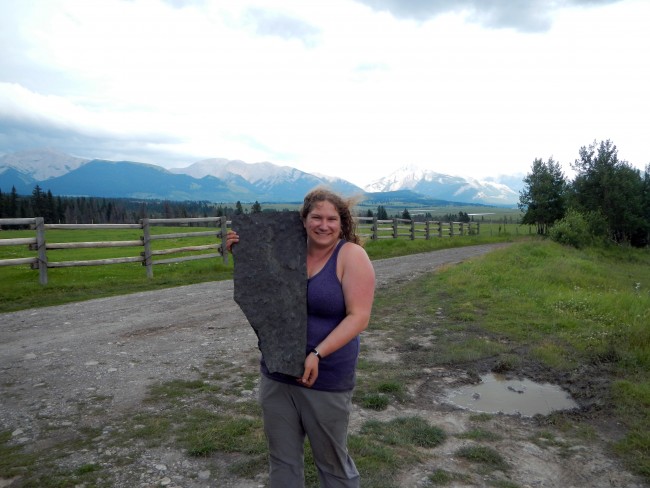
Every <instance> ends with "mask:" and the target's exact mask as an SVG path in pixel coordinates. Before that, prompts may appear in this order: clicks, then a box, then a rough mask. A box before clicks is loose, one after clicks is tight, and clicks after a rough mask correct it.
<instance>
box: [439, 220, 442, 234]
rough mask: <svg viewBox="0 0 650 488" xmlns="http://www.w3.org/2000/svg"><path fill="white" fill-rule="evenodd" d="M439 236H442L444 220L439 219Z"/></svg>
mask: <svg viewBox="0 0 650 488" xmlns="http://www.w3.org/2000/svg"><path fill="white" fill-rule="evenodd" d="M438 237H442V220H439V221H438Z"/></svg>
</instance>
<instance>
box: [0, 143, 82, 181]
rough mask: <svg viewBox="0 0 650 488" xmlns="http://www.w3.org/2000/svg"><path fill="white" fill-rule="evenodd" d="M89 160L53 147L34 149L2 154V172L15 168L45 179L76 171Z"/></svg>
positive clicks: (0, 163) (0, 162)
mask: <svg viewBox="0 0 650 488" xmlns="http://www.w3.org/2000/svg"><path fill="white" fill-rule="evenodd" d="M88 161H90V160H89V159H83V158H76V157H74V156H69V155H67V154H65V153H62V152H59V151H55V150H53V149H34V150H31V151H21V152H19V153H13V154H5V155H4V156H0V173H2V172H3V171H5V170H7V169H9V168H14V169H16V170H17V171H20V172H21V173H25V174H26V175H29V176H30V177H31V178H33V179H34V180H36V181H43V180H49V179H50V178H55V177H57V176H62V175H64V174H66V173H69V172H70V171H74V170H75V169H77V168H78V167H79V166H81V165H83V164H85V163H87V162H88Z"/></svg>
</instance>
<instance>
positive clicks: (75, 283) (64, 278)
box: [0, 224, 650, 486]
mask: <svg viewBox="0 0 650 488" xmlns="http://www.w3.org/2000/svg"><path fill="white" fill-rule="evenodd" d="M491 225H492V226H494V227H492V228H490V227H488V226H487V225H485V226H483V227H482V230H481V234H480V235H477V236H464V237H454V238H444V239H431V240H426V241H425V240H415V241H411V240H409V239H387V240H380V241H370V242H367V243H366V249H367V252H368V254H369V255H370V257H371V259H373V260H374V259H381V258H386V257H395V256H400V255H406V254H411V253H421V252H427V251H432V250H436V249H441V248H444V247H450V246H468V245H475V244H484V243H489V242H513V245H512V246H509V247H508V248H507V249H506V250H501V251H495V252H493V253H490V254H488V255H487V256H485V257H482V258H480V259H476V260H472V261H470V262H466V263H462V264H460V265H456V266H451V267H447V268H445V269H442V270H440V271H439V272H437V273H434V274H431V275H427V276H424V277H422V278H418V279H417V280H415V281H413V282H409V283H407V284H403V285H400V286H399V287H398V288H390V289H386V290H381V291H380V292H378V294H377V298H376V303H375V308H374V313H373V320H372V322H371V325H370V327H371V328H373V329H377V330H381V329H386V328H387V327H389V325H387V324H390V328H391V332H392V333H393V334H394V335H395V337H396V338H397V339H398V340H399V341H401V346H402V347H401V348H400V350H401V351H402V352H403V353H402V359H401V363H400V366H399V368H395V367H394V366H390V365H383V366H382V365H379V364H377V363H372V364H364V362H363V361H362V362H361V364H360V380H359V385H358V388H357V391H356V392H355V402H356V403H359V404H362V405H364V407H366V408H376V409H382V408H387V406H388V405H389V404H391V403H408V402H409V401H410V400H409V399H408V395H406V394H405V391H404V388H403V385H404V384H406V383H408V381H409V379H410V378H412V377H413V376H414V375H416V374H417V371H419V369H420V367H421V366H422V364H423V362H425V363H426V364H428V365H441V366H457V365H467V364H471V363H477V364H478V363H481V362H485V361H489V362H490V364H493V365H498V367H499V368H500V369H502V370H510V371H516V370H517V369H518V368H522V369H523V368H524V367H530V365H531V364H534V365H535V368H536V370H537V371H542V370H543V371H545V375H546V376H547V377H548V378H566V377H568V376H571V377H573V378H575V381H578V382H580V384H582V385H585V386H586V387H587V389H588V391H586V392H585V393H584V395H585V397H584V398H583V399H582V400H584V402H585V404H589V406H588V407H586V410H585V412H584V413H585V415H584V416H580V415H578V416H555V417H554V416H552V417H551V418H550V420H549V421H550V422H555V423H556V425H557V426H559V427H560V428H566V429H567V430H572V431H575V430H579V429H587V427H588V426H589V425H590V422H592V421H593V420H594V419H596V420H599V421H600V422H603V423H604V422H612V423H613V424H615V425H619V426H621V429H622V432H621V435H620V436H617V437H616V438H612V439H611V445H610V447H611V449H612V452H614V453H616V455H618V456H619V457H620V459H621V460H623V461H624V462H625V464H626V466H627V467H628V468H629V469H630V470H632V471H633V472H635V473H637V474H639V475H641V476H643V477H645V479H646V480H648V481H650V327H649V326H648V324H650V251H649V250H647V249H633V248H629V247H599V248H588V249H582V250H577V249H574V248H569V247H564V246H560V245H558V244H556V243H553V242H551V241H549V240H544V239H540V238H538V237H536V236H533V235H531V234H530V231H529V229H528V227H516V226H507V227H506V226H503V224H491ZM515 229H516V230H515ZM197 230H199V229H197ZM54 232H55V231H52V237H51V238H49V240H52V241H56V240H57V239H62V240H64V239H65V240H70V239H72V238H74V239H78V240H81V241H94V240H102V235H103V234H102V232H105V231H92V232H96V234H93V235H88V234H87V233H86V232H91V231H83V232H82V231H57V232H65V236H63V235H61V236H58V235H55V234H54ZM71 232H74V233H75V235H74V236H72V234H70V233H71ZM115 232H118V233H119V234H120V235H119V236H118V235H117V234H116V233H115ZM161 232H162V230H161ZM76 233H78V234H76ZM28 235H29V231H2V237H19V236H22V237H24V236H28ZM71 236H72V237H71ZM133 238H134V236H133V235H132V234H131V233H130V232H128V231H111V234H110V240H119V239H133ZM201 240H202V239H201V238H197V243H199V241H201ZM165 245H169V246H172V247H174V246H177V245H178V243H173V242H168V243H166V244H165ZM108 251H110V253H111V255H133V252H134V251H133V250H130V251H129V250H128V249H119V248H118V249H111V250H105V249H103V250H96V249H89V250H76V251H74V252H75V259H92V258H96V257H97V253H102V257H105V255H106V253H107V252H108ZM57 252H61V253H63V252H70V251H57ZM24 255H30V254H29V253H28V251H27V250H26V249H15V248H13V247H12V248H8V247H0V259H2V258H13V257H21V256H24ZM230 278H232V260H230V261H229V263H228V264H224V263H223V261H222V260H220V259H216V260H209V261H207V260H206V261H190V262H186V263H178V264H173V265H172V264H170V265H160V266H157V267H155V273H154V277H153V279H147V277H146V273H145V270H144V268H143V267H141V266H140V265H135V264H124V265H111V266H93V267H81V268H61V269H52V270H51V278H50V283H49V284H48V285H45V286H41V285H39V284H38V272H37V271H35V270H31V269H29V268H28V267H27V266H18V267H0V312H9V311H13V310H21V309H26V308H31V307H39V306H46V305H54V304H59V303H66V302H71V301H79V300H87V299H92V298H97V297H105V296H111V295H118V294H124V293H132V292H136V291H143V290H154V289H160V288H166V287H173V286H180V285H187V284H192V283H199V282H206V281H215V280H221V279H230ZM405 303H408V304H409V307H408V308H405V307H404V304H405ZM413 310H417V315H418V316H417V319H418V320H417V321H414V320H413V319H414V317H413V315H412V314H413V313H414V312H413ZM440 310H444V314H445V316H446V317H447V318H446V320H445V322H444V324H442V326H441V327H442V328H441V329H440V332H439V333H438V337H439V341H438V342H437V345H436V346H435V347H434V348H433V349H427V350H422V349H421V348H417V347H414V346H413V345H411V346H409V345H408V342H409V337H410V336H411V335H412V334H413V332H414V327H415V328H416V329H417V328H418V327H421V328H426V327H427V325H426V324H428V323H431V321H433V320H434V318H435V317H437V314H438V313H439V311H440ZM414 323H415V324H420V325H414ZM459 331H462V332H463V334H462V335H461V336H459ZM416 332H418V330H416ZM422 332H430V331H424V330H423V331H422ZM459 337H462V339H459ZM452 338H453V340H452ZM371 373H372V374H371ZM378 378H380V379H378ZM592 384H594V385H597V387H596V386H594V387H593V388H591V389H589V385H592ZM167 386H168V387H169V388H174V385H173V384H170V385H167ZM181 386H182V391H181V392H180V394H183V395H194V394H196V395H200V394H202V393H203V392H202V391H195V390H193V389H191V388H187V385H185V386H183V385H181ZM154 393H155V392H152V394H154ZM204 420H205V419H204ZM222 420H223V419H219V422H221V421H222ZM375 427H377V426H375ZM259 428H260V427H259V425H258V426H257V427H255V429H257V430H255V429H254V431H255V432H256V435H258V434H259ZM390 428H392V429H395V431H396V433H400V434H401V435H406V434H408V433H409V432H417V431H422V429H423V426H421V425H392V426H390ZM190 430H191V429H190ZM438 434H439V433H437V432H431V433H430V435H431V436H432V437H433V438H436V436H437V435H438ZM386 435H387V434H386V433H383V434H382V433H378V432H376V431H373V428H372V426H369V427H368V428H367V429H366V430H365V431H364V432H363V433H362V434H360V435H359V436H355V437H353V438H352V439H351V450H352V451H353V454H354V457H355V460H356V461H357V463H358V465H359V467H360V469H361V470H362V474H363V475H364V476H365V477H366V478H367V479H370V480H371V481H370V483H371V484H369V485H367V486H391V485H390V483H388V482H387V481H386V480H390V470H391V469H394V467H395V466H397V465H400V463H403V462H405V461H407V460H411V461H412V460H413V459H414V456H415V454H414V452H415V451H414V450H416V447H415V444H417V442H416V441H414V440H409V439H401V440H400V441H399V442H400V443H403V444H400V447H399V449H396V450H394V452H393V451H391V449H393V448H394V446H393V445H392V444H391V443H390V442H387V441H386ZM394 435H397V434H394ZM407 437H408V436H407ZM382 439H383V440H382ZM438 441H439V440H432V441H431V442H432V443H433V442H438ZM184 442H189V443H190V444H191V442H192V441H191V440H187V439H185V440H184ZM196 442H199V441H196ZM200 442H205V439H203V440H200ZM409 443H415V444H414V445H411V447H409V445H410V444H409ZM190 449H197V450H198V451H200V452H202V453H203V454H205V452H204V451H201V449H202V444H198V445H194V446H193V447H190ZM215 449H218V447H216V448H215ZM0 454H2V447H1V446H0ZM388 454H390V456H393V457H391V459H390V462H386V458H385V456H387V455H388ZM474 454H476V453H474ZM483 454H484V453H483ZM492 454H494V453H492ZM459 455H460V454H459ZM395 456H396V457H395ZM400 456H401V457H400ZM382 459H383V461H382ZM382 466H383V467H382ZM391 466H393V467H392V468H391ZM438 475H439V476H440V477H441V479H453V473H438ZM312 476H313V473H312ZM373 479H374V480H376V482H377V483H380V482H382V483H384V484H376V485H373V484H372V480H373ZM431 482H432V483H434V480H432V481H431ZM441 484H442V483H441ZM310 486H314V485H313V480H312V485H310ZM504 486H505V485H504Z"/></svg>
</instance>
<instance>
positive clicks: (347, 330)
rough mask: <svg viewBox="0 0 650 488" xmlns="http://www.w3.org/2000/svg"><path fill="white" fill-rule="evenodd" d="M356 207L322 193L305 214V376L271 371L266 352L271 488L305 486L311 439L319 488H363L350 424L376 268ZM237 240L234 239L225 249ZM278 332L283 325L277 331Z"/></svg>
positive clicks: (264, 396) (263, 395)
mask: <svg viewBox="0 0 650 488" xmlns="http://www.w3.org/2000/svg"><path fill="white" fill-rule="evenodd" d="M350 209H351V202H349V201H346V200H344V199H343V198H341V197H340V196H339V195H337V194H335V193H333V192H331V191H329V190H325V189H320V188H317V189H316V190H313V191H311V192H310V193H308V194H307V196H306V197H305V198H304V202H303V205H302V208H301V211H300V215H301V218H302V221H303V224H304V226H305V229H306V234H307V242H306V246H307V257H306V260H307V263H306V264H307V274H308V280H307V303H306V306H307V347H306V350H305V359H304V371H303V373H302V376H300V377H297V378H296V377H293V376H290V375H287V374H284V373H279V372H271V371H270V370H269V368H268V367H267V364H266V362H265V360H264V354H262V360H261V372H262V377H261V382H260V403H261V406H262V412H263V417H264V429H265V433H266V437H267V440H268V446H269V452H270V456H269V459H270V486H271V487H272V488H279V487H282V488H284V487H287V486H304V464H303V463H304V452H303V450H304V444H305V436H307V437H308V438H309V441H310V442H309V443H310V445H311V448H312V453H313V457H314V461H315V464H316V466H317V468H318V473H319V478H320V480H321V486H334V484H336V486H340V487H358V486H359V473H358V471H357V468H356V466H355V464H354V462H353V461H352V458H351V457H350V455H349V454H348V448H347V435H348V420H349V417H350V411H351V407H352V391H353V389H354V386H355V380H356V367H357V360H358V357H359V346H360V341H359V334H360V333H361V332H362V331H363V330H365V329H366V327H367V326H368V322H369V321H370V312H371V309H372V303H373V298H374V290H375V272H374V268H373V266H372V264H371V262H370V259H369V258H368V255H367V254H366V252H365V250H364V249H363V248H362V247H361V246H360V245H359V244H358V241H359V238H358V236H357V235H356V232H355V227H354V219H353V218H352V214H351V211H350ZM238 242H239V236H238V235H237V233H236V232H235V231H234V230H233V231H230V232H229V233H228V237H227V247H228V248H229V249H231V248H232V246H233V245H237V243H238ZM277 327H278V328H280V327H282V324H278V325H277Z"/></svg>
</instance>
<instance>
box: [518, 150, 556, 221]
mask: <svg viewBox="0 0 650 488" xmlns="http://www.w3.org/2000/svg"><path fill="white" fill-rule="evenodd" d="M524 183H525V185H526V186H525V187H524V189H523V190H522V191H521V192H519V203H518V206H519V209H520V210H521V211H522V212H525V213H524V216H523V218H522V220H521V222H522V224H529V225H536V226H537V233H538V234H547V233H548V229H549V227H550V226H551V225H552V224H553V223H554V222H555V221H556V220H559V219H561V218H562V217H564V214H565V212H566V203H565V202H566V187H567V183H566V180H565V179H564V174H563V173H562V169H561V168H560V163H558V162H556V161H554V160H553V158H549V159H548V161H547V162H546V163H544V162H543V161H542V160H541V159H540V158H537V159H535V160H534V161H533V165H532V167H531V172H530V173H528V174H527V175H526V177H525V178H524Z"/></svg>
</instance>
